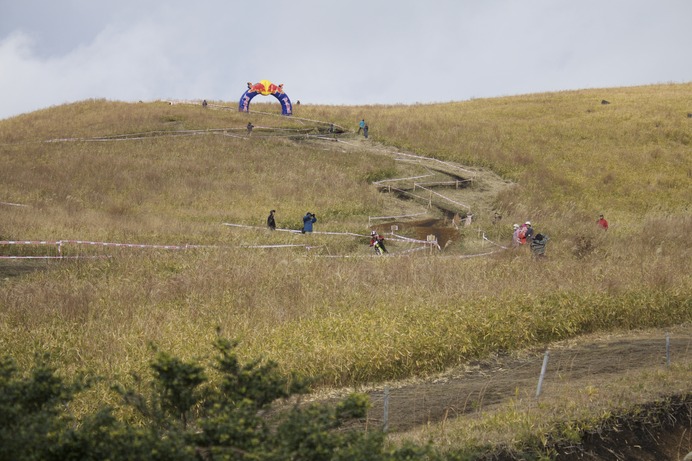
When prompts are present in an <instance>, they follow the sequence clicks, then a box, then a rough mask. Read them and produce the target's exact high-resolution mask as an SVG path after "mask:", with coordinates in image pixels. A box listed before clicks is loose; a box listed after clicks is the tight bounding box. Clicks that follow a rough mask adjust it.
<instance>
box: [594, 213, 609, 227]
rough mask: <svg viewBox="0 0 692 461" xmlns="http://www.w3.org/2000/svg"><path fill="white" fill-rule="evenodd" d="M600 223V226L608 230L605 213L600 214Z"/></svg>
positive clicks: (598, 222)
mask: <svg viewBox="0 0 692 461" xmlns="http://www.w3.org/2000/svg"><path fill="white" fill-rule="evenodd" d="M596 223H597V224H598V227H600V228H601V229H603V230H606V231H607V230H608V221H606V219H605V218H604V217H603V215H599V216H598V221H596Z"/></svg>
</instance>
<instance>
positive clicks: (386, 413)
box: [382, 386, 389, 432]
mask: <svg viewBox="0 0 692 461" xmlns="http://www.w3.org/2000/svg"><path fill="white" fill-rule="evenodd" d="M382 421H383V423H382V430H383V431H384V432H387V431H388V430H389V386H385V387H384V414H383V415H382Z"/></svg>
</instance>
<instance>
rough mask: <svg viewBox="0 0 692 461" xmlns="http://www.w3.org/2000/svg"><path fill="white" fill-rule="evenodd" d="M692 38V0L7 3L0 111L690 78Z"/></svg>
mask: <svg viewBox="0 0 692 461" xmlns="http://www.w3.org/2000/svg"><path fill="white" fill-rule="evenodd" d="M691 44H692V1H691V0H368V1H362V0H356V1H331V0H284V1H282V0H261V1H246V2H240V1H238V0H196V1H194V2H193V1H190V0H159V1H155V0H0V118H6V117H10V116H13V115H17V114H21V113H25V112H31V111H33V110H36V109H42V108H46V107H50V106H54V105H59V104H63V103H66V102H74V101H80V100H84V99H89V98H105V99H109V100H119V101H139V100H142V101H151V100H157V99H209V100H215V101H225V102H228V103H229V104H231V103H232V104H237V102H238V100H239V99H240V96H241V95H242V94H243V92H244V91H245V90H246V88H247V87H246V83H247V82H248V81H251V82H257V81H259V80H263V79H266V80H270V81H272V82H274V83H277V84H279V83H283V84H284V90H285V92H286V94H288V96H289V97H290V99H291V100H292V101H293V102H294V103H295V101H296V100H300V101H301V103H315V104H333V105H360V104H397V103H403V104H412V103H416V102H420V103H426V102H446V101H462V100H468V99H471V98H479V97H495V96H507V95H516V94H525V93H535V92H546V91H558V90H571V89H583V88H603V87H615V86H618V87H619V86H633V85H643V84H656V83H683V82H689V81H692V47H691V46H690V45H691ZM270 99H271V101H275V100H274V99H273V98H269V99H267V102H269V100H270ZM260 100H261V99H255V101H260ZM277 104H278V103H277Z"/></svg>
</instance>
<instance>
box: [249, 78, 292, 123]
mask: <svg viewBox="0 0 692 461" xmlns="http://www.w3.org/2000/svg"><path fill="white" fill-rule="evenodd" d="M258 94H261V95H262V96H268V95H272V96H274V97H275V98H276V99H278V100H279V102H280V103H281V115H291V114H293V106H292V105H291V100H290V99H289V98H288V95H287V94H286V93H284V85H283V83H282V84H281V85H275V84H273V83H271V82H270V81H269V80H262V81H260V82H259V83H254V84H253V83H252V82H247V91H245V93H243V96H241V98H240V101H239V102H238V110H239V111H240V112H250V101H252V98H254V97H255V96H257V95H258Z"/></svg>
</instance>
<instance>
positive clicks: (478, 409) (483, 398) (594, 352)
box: [320, 325, 692, 461]
mask: <svg viewBox="0 0 692 461" xmlns="http://www.w3.org/2000/svg"><path fill="white" fill-rule="evenodd" d="M548 352H549V354H548V365H547V369H546V374H545V378H544V380H543V383H542V389H541V391H542V392H541V395H540V397H539V398H538V399H536V393H537V389H538V381H539V376H540V372H541V368H542V365H543V361H544V358H545V351H526V352H524V353H522V354H520V355H517V356H504V357H503V356H498V357H493V358H491V359H488V360H483V361H479V362H475V363H471V364H469V365H467V366H465V367H461V368H457V369H452V370H449V371H447V372H445V373H443V374H440V375H438V376H434V377H429V378H425V379H412V380H407V381H403V382H393V383H389V384H388V385H387V386H386V387H387V391H386V394H387V395H388V398H387V407H388V416H387V425H388V429H389V432H390V433H404V432H407V431H411V430H415V429H416V428H419V427H422V426H426V425H429V424H435V423H440V422H445V421H451V420H453V419H464V418H471V419H473V418H478V417H479V416H480V415H482V414H483V413H488V412H492V411H493V410H498V409H502V408H506V407H508V406H509V405H511V404H512V402H514V401H516V400H517V399H523V400H534V399H535V401H536V402H538V401H544V400H545V401H547V400H548V399H555V398H560V396H564V395H566V393H567V394H568V395H575V396H576V395H582V396H584V395H587V396H588V394H589V392H593V393H594V398H598V391H599V389H600V388H601V387H602V386H605V385H607V384H608V383H609V382H614V381H619V382H620V383H624V384H623V386H624V387H625V388H626V386H627V385H628V384H627V383H628V380H632V382H631V386H632V390H631V392H632V393H636V392H637V389H636V384H637V383H636V377H637V376H640V374H641V373H651V374H654V373H658V372H665V370H666V369H667V367H668V366H669V365H668V360H670V362H671V366H679V367H680V366H682V367H687V369H688V370H689V369H690V366H692V325H686V326H682V327H677V328H675V329H674V331H673V332H671V333H670V336H669V348H667V346H666V332H665V331H663V330H652V331H646V332H625V333H622V334H612V335H608V336H593V337H584V338H579V339H576V340H570V341H565V342H562V343H558V344H554V345H551V346H550V348H549V349H548ZM689 374H690V380H689V381H688V384H687V385H686V386H683V387H681V388H678V389H670V394H669V395H671V396H672V395H676V396H687V400H688V401H687V406H686V407H684V408H681V409H680V411H679V412H678V413H675V412H674V411H673V410H671V413H667V414H665V415H659V416H658V417H657V418H658V422H655V421H654V423H653V424H652V421H651V420H650V419H648V420H644V421H634V420H632V421H619V422H617V424H614V425H613V427H614V428H613V429H610V430H608V429H605V430H604V431H602V432H600V433H598V434H590V435H586V436H585V438H584V440H583V443H582V444H578V445H575V446H570V447H562V448H558V450H559V453H560V455H559V456H558V457H557V459H561V460H562V459H564V460H569V461H576V460H589V461H606V460H608V461H610V460H631V461H653V460H657V461H665V460H674V461H677V460H680V459H682V458H683V457H684V456H685V454H687V453H688V452H689V451H692V410H691V409H690V405H689V398H690V397H689V396H690V394H691V393H692V372H689ZM352 391H353V389H348V390H340V391H333V392H332V393H331V394H330V396H329V398H328V399H331V398H338V397H341V396H343V395H345V394H346V393H348V392H352ZM359 391H360V392H365V393H366V394H368V395H369V397H370V400H371V402H372V408H371V409H370V410H369V412H368V416H367V418H366V419H364V420H362V421H359V422H357V423H354V424H353V427H360V428H363V429H366V428H370V429H371V428H378V427H382V426H383V424H384V421H385V417H384V407H385V386H384V385H378V386H375V387H372V388H368V389H366V390H363V389H360V390H359ZM661 397H664V396H663V395H662V396H661ZM322 398H324V395H323V396H322V397H321V398H320V399H322ZM513 456H514V455H510V454H507V455H499V454H495V455H493V457H492V458H489V459H495V460H511V459H516V458H514V457H513Z"/></svg>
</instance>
